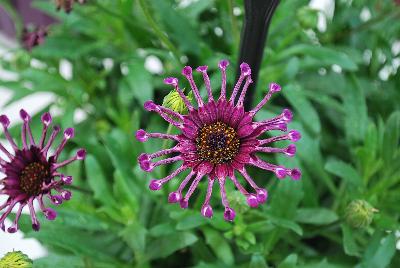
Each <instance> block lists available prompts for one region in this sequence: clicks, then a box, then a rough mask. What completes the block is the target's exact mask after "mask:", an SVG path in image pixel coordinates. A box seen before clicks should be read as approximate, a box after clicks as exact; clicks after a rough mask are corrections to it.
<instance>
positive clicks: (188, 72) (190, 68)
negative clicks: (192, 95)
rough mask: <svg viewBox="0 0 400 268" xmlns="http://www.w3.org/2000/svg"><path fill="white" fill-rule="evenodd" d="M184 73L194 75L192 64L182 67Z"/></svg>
mask: <svg viewBox="0 0 400 268" xmlns="http://www.w3.org/2000/svg"><path fill="white" fill-rule="evenodd" d="M182 74H183V75H184V76H186V77H187V76H190V75H192V67H190V66H185V67H184V68H183V69H182Z"/></svg>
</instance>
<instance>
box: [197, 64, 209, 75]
mask: <svg viewBox="0 0 400 268" xmlns="http://www.w3.org/2000/svg"><path fill="white" fill-rule="evenodd" d="M207 69H208V66H207V65H203V66H199V67H197V68H196V71H198V72H201V73H204V72H207Z"/></svg>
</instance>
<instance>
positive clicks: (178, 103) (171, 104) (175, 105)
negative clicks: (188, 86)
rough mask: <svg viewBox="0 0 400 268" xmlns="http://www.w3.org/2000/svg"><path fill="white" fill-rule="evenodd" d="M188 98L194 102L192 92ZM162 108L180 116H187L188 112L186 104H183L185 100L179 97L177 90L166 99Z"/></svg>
mask: <svg viewBox="0 0 400 268" xmlns="http://www.w3.org/2000/svg"><path fill="white" fill-rule="evenodd" d="M184 90H185V89H183V91H184ZM186 97H187V98H188V100H189V101H192V99H193V93H192V92H190V93H189V94H188V95H187V96H186ZM162 106H164V107H166V108H169V109H171V110H172V111H174V112H177V113H180V114H185V113H187V111H188V110H187V107H186V105H185V103H184V102H183V99H182V98H181V96H179V93H178V92H177V91H176V90H175V89H174V90H172V91H171V92H170V93H168V95H167V96H165V97H164V101H163V104H162Z"/></svg>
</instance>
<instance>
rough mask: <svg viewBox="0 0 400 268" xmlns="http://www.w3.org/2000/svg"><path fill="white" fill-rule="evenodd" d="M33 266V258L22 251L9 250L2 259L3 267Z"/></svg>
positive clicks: (26, 267)
mask: <svg viewBox="0 0 400 268" xmlns="http://www.w3.org/2000/svg"><path fill="white" fill-rule="evenodd" d="M32 266H33V262H32V260H31V259H29V257H28V256H27V255H26V254H24V253H22V252H21V251H13V252H9V253H7V254H6V255H5V256H4V257H3V258H2V259H0V267H1V268H31V267H32Z"/></svg>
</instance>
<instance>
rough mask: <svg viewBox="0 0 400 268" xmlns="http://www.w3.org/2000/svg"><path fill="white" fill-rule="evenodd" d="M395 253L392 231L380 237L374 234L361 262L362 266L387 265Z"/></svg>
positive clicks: (370, 267) (365, 267)
mask: <svg viewBox="0 0 400 268" xmlns="http://www.w3.org/2000/svg"><path fill="white" fill-rule="evenodd" d="M395 253H396V236H395V234H394V233H391V234H389V235H387V236H386V237H384V238H382V237H381V236H379V235H377V236H375V235H374V238H373V239H372V241H371V243H370V244H369V246H368V248H367V250H366V252H365V254H364V257H363V262H362V268H375V267H388V266H389V264H390V262H391V260H392V258H393V256H394V254H395Z"/></svg>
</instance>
